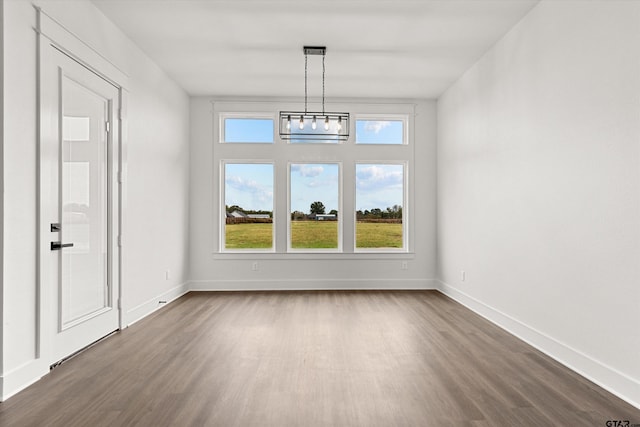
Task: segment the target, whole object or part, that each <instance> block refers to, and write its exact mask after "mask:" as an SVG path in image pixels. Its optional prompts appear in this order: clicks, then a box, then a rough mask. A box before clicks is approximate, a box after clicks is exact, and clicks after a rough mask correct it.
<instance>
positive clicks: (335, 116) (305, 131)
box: [279, 46, 349, 142]
mask: <svg viewBox="0 0 640 427" xmlns="http://www.w3.org/2000/svg"><path fill="white" fill-rule="evenodd" d="M303 52H304V112H303V111H280V126H279V128H280V138H282V139H283V140H287V141H291V142H339V141H346V140H347V139H349V113H330V112H326V111H325V109H324V75H325V64H324V58H325V55H326V53H327V48H326V47H325V46H304V48H303ZM309 55H322V111H308V108H307V106H308V97H307V93H308V91H307V80H308V79H307V64H308V56H309ZM292 120H293V121H294V122H297V123H294V124H293V125H292V124H291V121H292ZM318 121H320V122H321V123H322V125H321V126H318Z"/></svg>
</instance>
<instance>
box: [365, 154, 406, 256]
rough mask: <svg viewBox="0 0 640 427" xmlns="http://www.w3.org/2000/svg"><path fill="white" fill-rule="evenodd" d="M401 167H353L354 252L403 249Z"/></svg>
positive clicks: (390, 165)
mask: <svg viewBox="0 0 640 427" xmlns="http://www.w3.org/2000/svg"><path fill="white" fill-rule="evenodd" d="M404 181H405V179H404V165H402V164H357V165H356V249H391V248H395V249H402V248H403V247H404V240H405V239H404V227H403V225H402V219H403V209H402V207H403V205H404Z"/></svg>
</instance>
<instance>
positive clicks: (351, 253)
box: [210, 98, 419, 260]
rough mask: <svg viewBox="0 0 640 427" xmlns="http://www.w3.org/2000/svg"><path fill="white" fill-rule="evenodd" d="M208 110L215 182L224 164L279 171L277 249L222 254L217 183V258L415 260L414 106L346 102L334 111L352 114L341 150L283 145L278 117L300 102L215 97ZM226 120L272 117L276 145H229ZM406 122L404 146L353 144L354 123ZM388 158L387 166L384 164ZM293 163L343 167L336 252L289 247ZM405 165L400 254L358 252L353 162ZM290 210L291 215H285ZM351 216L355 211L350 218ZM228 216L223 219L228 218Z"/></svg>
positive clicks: (220, 192)
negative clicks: (225, 135)
mask: <svg viewBox="0 0 640 427" xmlns="http://www.w3.org/2000/svg"><path fill="white" fill-rule="evenodd" d="M210 102H211V105H212V109H211V110H210V114H211V118H212V122H213V126H212V135H211V136H212V140H213V141H212V145H211V147H212V152H211V154H212V158H213V176H214V177H218V179H220V178H221V177H222V176H223V172H224V171H222V172H221V170H220V168H221V166H220V165H221V164H222V163H221V162H222V161H226V162H231V163H271V164H273V165H274V186H273V191H274V199H273V204H274V205H273V227H274V229H273V230H274V231H273V242H272V244H273V245H272V246H273V249H272V250H269V251H265V250H264V249H256V250H250V249H242V250H233V249H231V250H225V249H224V246H223V245H224V243H225V241H224V239H225V236H224V234H223V233H222V232H221V227H222V226H224V225H225V223H226V221H222V220H221V217H220V215H221V214H222V213H224V189H223V188H221V185H222V186H224V182H223V181H221V182H218V183H216V182H214V187H213V188H212V193H213V196H214V199H213V202H212V203H213V206H212V207H213V216H214V217H213V218H212V219H211V220H212V221H213V224H212V225H213V234H214V236H213V240H212V242H213V245H212V247H211V254H212V257H213V258H214V259H237V260H247V259H254V260H259V259H265V260H269V259H276V260H277V259H282V260H285V259H307V260H320V259H336V260H337V259H343V260H344V259H354V260H355V259H380V260H390V259H411V258H412V257H413V256H414V248H415V246H416V243H419V242H416V239H415V238H413V237H412V236H410V232H411V230H412V229H413V226H414V224H413V221H414V218H415V215H414V212H413V206H414V203H413V202H414V201H413V198H414V197H415V189H414V186H413V182H414V179H415V177H414V168H413V165H414V162H415V153H416V145H415V141H414V128H415V126H416V124H415V117H416V115H415V113H416V111H415V108H416V105H417V104H414V103H411V102H402V101H399V102H397V103H386V102H376V101H373V102H369V101H367V102H358V101H343V102H337V103H335V105H334V106H333V107H334V108H335V109H336V110H340V111H349V112H350V114H351V120H350V128H351V129H350V137H349V139H348V140H347V141H344V142H342V143H340V144H325V143H321V144H290V143H289V142H288V141H286V140H282V139H280V136H279V134H278V133H277V126H275V124H276V123H275V121H277V120H278V118H277V117H278V116H279V111H283V110H284V111H286V110H297V109H299V105H298V104H299V103H296V102H294V101H284V100H264V99H257V100H255V99H246V100H234V99H225V98H219V99H212V100H211V101H210ZM224 118H269V119H273V120H274V142H273V143H225V142H223V141H222V137H223V132H222V131H221V128H222V127H223V126H224V122H223V120H224ZM367 119H370V120H384V119H388V120H402V121H403V134H404V143H403V144H362V143H359V144H356V143H355V138H356V135H355V126H356V120H367ZM381 159H384V160H381ZM290 163H294V164H297V163H299V164H313V163H319V164H327V163H338V164H340V166H339V170H340V172H339V173H340V184H339V188H338V191H339V197H340V207H339V236H338V239H339V241H338V246H339V248H338V249H291V248H290V239H291V236H290V224H289V222H290V218H291V215H290V214H291V212H290V200H289V198H290V195H289V192H290V183H289V180H290V166H289V164H290ZM356 163H358V164H385V163H396V164H397V163H403V164H404V165H405V166H404V193H403V197H404V206H403V248H402V249H396V248H382V249H367V250H356V247H355V245H356V241H355V232H356V229H355V227H356V209H355V203H356V201H355V194H356V193H355V185H356V183H355V164H356ZM285 210H286V212H284V211H285ZM349 211H351V212H352V213H351V214H349ZM225 215H226V213H225Z"/></svg>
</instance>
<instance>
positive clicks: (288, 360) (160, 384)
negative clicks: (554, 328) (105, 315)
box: [0, 291, 640, 427]
mask: <svg viewBox="0 0 640 427" xmlns="http://www.w3.org/2000/svg"><path fill="white" fill-rule="evenodd" d="M612 419H615V420H630V423H631V424H634V423H640V410H638V409H636V408H634V407H632V406H631V405H628V404H626V403H625V402H623V401H622V400H620V399H618V398H616V397H614V396H613V395H611V394H609V393H607V392H606V391H604V390H603V389H601V388H599V387H597V386H595V385H594V384H592V383H591V382H589V381H587V380H585V379H584V378H582V377H580V376H579V375H577V374H575V373H573V372H572V371H570V370H568V369H567V368H565V367H563V366H561V365H560V364H558V363H557V362H555V361H553V360H552V359H550V358H548V357H546V356H544V355H543V354H541V353H540V352H538V351H536V350H535V349H533V348H531V347H530V346H528V345H527V344H525V343H523V342H522V341H520V340H518V339H516V338H514V337H513V336H511V335H509V334H508V333H506V332H504V331H503V330H501V329H499V328H497V327H496V326H494V325H492V324H491V323H489V322H487V321H486V320H484V319H482V318H481V317H479V316H477V315H475V314H474V313H473V312H471V311H469V310H467V309H466V308H464V307H462V306H461V305H459V304H457V303H456V302H454V301H452V300H450V299H449V298H447V297H445V296H443V295H442V294H440V293H438V292H435V291H313V292H227V293H208V292H198V293H195V292H194V293H189V294H187V295H185V296H184V297H182V298H180V299H179V300H177V301H176V302H174V303H172V304H170V305H169V306H168V307H166V308H165V309H163V310H160V311H158V312H157V313H155V314H153V315H152V316H149V317H147V318H146V319H144V320H142V321H140V322H138V323H136V324H135V325H133V326H132V327H130V328H128V329H126V330H124V331H122V332H120V333H117V334H115V335H113V336H112V337H110V338H108V339H107V340H105V341H103V342H101V343H99V344H97V345H96V346H94V347H92V348H90V349H88V350H87V351H85V352H83V353H81V354H80V355H78V356H77V357H75V358H73V359H72V360H70V361H68V362H66V363H65V364H63V365H61V366H60V367H58V368H56V369H54V370H53V371H52V372H51V373H50V374H49V375H47V376H46V377H45V378H43V379H42V380H41V381H39V382H38V383H36V384H34V385H33V386H31V387H29V388H27V389H26V390H24V391H22V392H21V393H19V394H17V395H16V396H14V397H12V398H11V399H9V400H7V401H6V402H4V403H2V404H0V425H1V426H64V427H72V426H83V427H84V426H91V427H94V426H225V427H227V426H461V425H466V426H605V425H606V422H607V420H612Z"/></svg>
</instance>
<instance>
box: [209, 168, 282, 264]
mask: <svg viewBox="0 0 640 427" xmlns="http://www.w3.org/2000/svg"><path fill="white" fill-rule="evenodd" d="M228 164H231V165H251V164H256V165H272V166H273V182H272V184H273V210H272V211H271V212H272V214H271V227H272V228H271V247H270V248H247V249H227V233H226V225H227V221H226V219H227V205H226V199H227V194H226V187H227V186H226V175H227V174H226V169H227V165H228ZM219 166H220V183H221V184H220V203H219V205H220V206H219V208H220V213H219V215H220V221H218V222H219V224H220V232H219V236H220V241H219V244H218V249H219V251H220V253H236V254H255V253H275V251H276V228H277V225H276V202H275V200H276V185H275V183H276V179H275V177H276V165H275V162H273V161H271V162H269V161H263V160H235V159H234V160H229V159H224V160H221V161H220V165H219ZM222 218H224V221H222Z"/></svg>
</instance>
